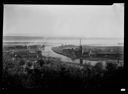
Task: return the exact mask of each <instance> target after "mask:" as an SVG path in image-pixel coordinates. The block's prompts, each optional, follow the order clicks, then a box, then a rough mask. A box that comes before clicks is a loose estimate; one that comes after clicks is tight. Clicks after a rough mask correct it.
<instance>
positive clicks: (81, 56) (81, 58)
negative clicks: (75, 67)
mask: <svg viewBox="0 0 128 94" xmlns="http://www.w3.org/2000/svg"><path fill="white" fill-rule="evenodd" d="M80 64H83V54H82V45H81V39H80Z"/></svg>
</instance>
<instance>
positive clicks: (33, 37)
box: [3, 36, 43, 40]
mask: <svg viewBox="0 0 128 94" xmlns="http://www.w3.org/2000/svg"><path fill="white" fill-rule="evenodd" d="M32 39H43V37H35V36H3V40H32Z"/></svg>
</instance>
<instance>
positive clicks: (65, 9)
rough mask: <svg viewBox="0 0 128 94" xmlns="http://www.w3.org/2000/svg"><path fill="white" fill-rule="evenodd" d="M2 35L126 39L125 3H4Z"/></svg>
mask: <svg viewBox="0 0 128 94" xmlns="http://www.w3.org/2000/svg"><path fill="white" fill-rule="evenodd" d="M3 21H4V22H3V36H43V37H92V38H93V37H98V38H100V37H104V38H123V37H124V4H123V3H121V4H118V3H117V4H113V5H14V4H4V20H3Z"/></svg>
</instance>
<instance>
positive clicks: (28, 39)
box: [2, 3, 125, 91]
mask: <svg viewBox="0 0 128 94" xmlns="http://www.w3.org/2000/svg"><path fill="white" fill-rule="evenodd" d="M2 37H3V38H2V44H3V46H2V53H3V55H2V59H3V63H2V66H3V69H2V70H3V71H2V85H3V89H8V88H14V89H16V88H23V89H42V88H81V89H85V90H89V89H91V90H93V89H98V88H107V87H108V88H119V87H120V89H121V90H124V89H123V88H125V87H123V84H122V81H123V78H122V77H123V69H124V3H113V4H112V5H59V4H58V5H56V4H54V5H52V4H51V5H48V4H4V5H3V35H2ZM120 85H121V86H120ZM121 87H122V88H121ZM119 91H120V90H119Z"/></svg>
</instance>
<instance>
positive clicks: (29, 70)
mask: <svg viewBox="0 0 128 94" xmlns="http://www.w3.org/2000/svg"><path fill="white" fill-rule="evenodd" d="M21 48H22V49H21ZM8 49H9V50H7V49H4V52H3V75H2V85H3V87H5V88H85V89H92V88H101V87H109V88H110V87H111V88H113V87H120V86H119V85H121V84H122V81H123V78H122V77H123V74H124V70H123V67H122V66H121V67H119V66H117V64H116V63H113V62H110V61H109V62H107V65H106V68H105V69H104V68H103V64H102V63H101V62H99V63H97V64H96V65H95V66H92V65H90V64H84V65H80V64H73V63H69V62H62V61H60V59H58V58H53V57H44V56H41V52H40V51H39V50H36V51H35V50H32V49H31V51H30V49H29V50H28V49H27V48H24V47H20V48H15V51H13V50H14V48H8ZM16 49H18V50H16ZM33 51H34V52H33ZM32 52H33V53H32Z"/></svg>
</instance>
